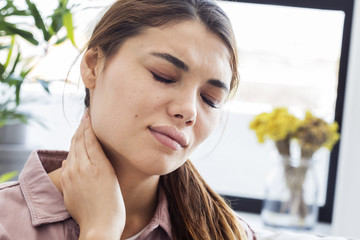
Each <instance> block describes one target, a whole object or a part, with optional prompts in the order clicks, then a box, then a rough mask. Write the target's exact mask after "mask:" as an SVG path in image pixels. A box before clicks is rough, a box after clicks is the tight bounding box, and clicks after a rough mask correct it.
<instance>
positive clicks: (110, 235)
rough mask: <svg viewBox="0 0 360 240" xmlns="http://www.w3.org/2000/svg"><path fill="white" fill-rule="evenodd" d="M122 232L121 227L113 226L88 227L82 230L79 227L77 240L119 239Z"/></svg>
mask: <svg viewBox="0 0 360 240" xmlns="http://www.w3.org/2000/svg"><path fill="white" fill-rule="evenodd" d="M121 234H122V229H121V228H119V229H113V228H106V227H104V228H99V227H98V228H90V229H88V230H84V231H82V230H81V228H80V236H79V240H95V239H102V240H119V239H120V237H121Z"/></svg>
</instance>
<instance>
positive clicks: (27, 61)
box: [0, 0, 76, 128]
mask: <svg viewBox="0 0 360 240" xmlns="http://www.w3.org/2000/svg"><path fill="white" fill-rule="evenodd" d="M16 3H17V4H19V3H18V1H16ZM23 3H24V5H25V6H26V7H25V8H24V9H23V8H20V7H19V6H18V5H16V4H15V1H13V0H6V1H4V0H2V1H1V2H0V13H1V14H0V59H1V60H0V128H1V127H2V126H4V125H6V124H11V123H13V122H23V123H27V122H28V120H29V119H30V118H31V115H30V114H29V113H24V112H20V111H19V110H18V107H19V105H20V104H21V103H22V99H21V94H20V93H21V87H22V85H23V83H25V82H36V83H39V84H41V86H42V87H43V88H44V90H45V91H46V92H48V93H50V91H49V81H47V80H44V79H29V77H28V76H29V73H31V71H32V70H33V68H34V66H35V65H36V64H37V62H38V61H39V59H40V58H41V57H44V56H45V55H46V54H47V50H48V48H49V47H50V46H53V45H57V44H60V43H62V42H64V41H65V40H67V39H69V40H70V41H71V42H72V44H73V45H74V46H76V45H75V41H74V33H73V23H72V12H71V11H72V9H73V8H74V6H75V5H71V6H70V4H69V0H58V7H57V8H56V9H55V10H53V12H52V14H51V15H50V16H42V15H41V14H40V12H39V10H38V8H37V6H36V5H35V4H34V3H33V2H31V1H30V0H24V1H23ZM62 29H66V31H62ZM23 40H26V42H27V43H28V44H29V45H30V47H43V51H37V52H40V54H38V55H36V56H32V57H28V58H25V57H24V54H23V52H24V49H23V48H21V46H20V44H19V41H23ZM22 46H23V44H22Z"/></svg>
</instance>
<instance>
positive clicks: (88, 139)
mask: <svg viewBox="0 0 360 240" xmlns="http://www.w3.org/2000/svg"><path fill="white" fill-rule="evenodd" d="M87 121H88V122H87V125H86V129H85V134H84V137H85V146H86V150H87V154H88V156H89V158H90V161H91V162H92V163H93V164H95V165H96V164H97V163H98V162H99V161H100V160H101V159H104V158H107V157H106V155H105V153H104V150H103V149H102V147H101V145H100V142H99V140H98V139H97V137H96V135H95V133H94V131H93V129H92V126H91V119H90V117H89V118H88V120H87Z"/></svg>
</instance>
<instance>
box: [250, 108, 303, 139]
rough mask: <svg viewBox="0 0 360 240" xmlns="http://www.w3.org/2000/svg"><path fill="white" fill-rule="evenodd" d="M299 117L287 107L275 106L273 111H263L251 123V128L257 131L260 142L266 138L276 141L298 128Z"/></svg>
mask: <svg viewBox="0 0 360 240" xmlns="http://www.w3.org/2000/svg"><path fill="white" fill-rule="evenodd" d="M298 123H299V119H297V118H296V117H295V116H294V115H292V114H290V113H289V112H288V110H287V109H286V108H275V109H274V110H273V111H272V112H271V113H261V114H259V115H257V116H256V117H255V118H254V120H253V121H252V122H251V123H250V129H252V130H254V131H255V132H256V136H257V138H258V141H259V143H263V142H264V141H265V139H266V138H270V139H271V140H274V141H279V140H282V139H285V138H287V137H288V136H289V134H291V133H293V132H294V131H296V129H297V125H298Z"/></svg>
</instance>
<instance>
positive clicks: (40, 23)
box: [26, 0, 51, 41]
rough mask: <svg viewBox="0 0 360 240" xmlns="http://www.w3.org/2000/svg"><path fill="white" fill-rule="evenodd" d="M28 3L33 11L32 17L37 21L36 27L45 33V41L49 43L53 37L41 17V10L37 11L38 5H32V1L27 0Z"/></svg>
mask: <svg viewBox="0 0 360 240" xmlns="http://www.w3.org/2000/svg"><path fill="white" fill-rule="evenodd" d="M26 3H27V5H28V7H29V9H30V11H31V15H32V16H33V18H34V20H35V26H36V27H37V28H38V29H40V30H42V32H43V36H44V39H45V40H46V41H48V40H49V39H50V38H51V35H50V33H49V32H48V31H47V29H46V27H45V24H44V21H43V19H42V18H41V15H40V13H39V10H38V9H37V7H36V5H35V4H34V3H32V2H31V1H30V0H26Z"/></svg>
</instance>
